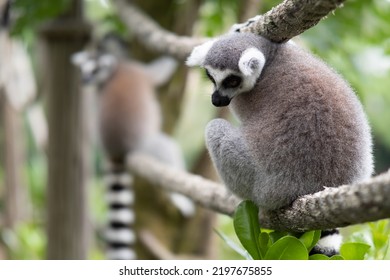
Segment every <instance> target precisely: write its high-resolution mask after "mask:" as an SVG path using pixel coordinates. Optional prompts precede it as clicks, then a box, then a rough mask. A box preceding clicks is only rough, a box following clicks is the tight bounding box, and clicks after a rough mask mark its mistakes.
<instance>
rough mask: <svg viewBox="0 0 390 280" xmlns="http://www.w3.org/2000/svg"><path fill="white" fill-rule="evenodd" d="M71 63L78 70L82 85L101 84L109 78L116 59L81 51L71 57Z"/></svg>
mask: <svg viewBox="0 0 390 280" xmlns="http://www.w3.org/2000/svg"><path fill="white" fill-rule="evenodd" d="M72 62H73V64H75V65H76V66H78V67H79V68H80V71H81V76H82V81H83V83H84V84H101V83H104V82H105V81H107V79H108V78H109V77H110V76H111V74H112V72H113V70H114V68H115V65H116V59H115V57H114V56H113V55H110V54H98V53H94V52H88V51H83V52H79V53H76V54H74V55H73V56H72Z"/></svg>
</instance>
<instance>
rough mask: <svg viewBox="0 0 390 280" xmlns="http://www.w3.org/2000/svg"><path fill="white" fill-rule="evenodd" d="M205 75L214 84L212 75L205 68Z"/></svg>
mask: <svg viewBox="0 0 390 280" xmlns="http://www.w3.org/2000/svg"><path fill="white" fill-rule="evenodd" d="M206 75H207V77H208V78H209V79H210V81H211V82H212V83H213V84H214V85H215V80H214V78H213V76H211V75H210V73H209V71H207V70H206Z"/></svg>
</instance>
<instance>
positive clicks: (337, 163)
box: [187, 33, 373, 255]
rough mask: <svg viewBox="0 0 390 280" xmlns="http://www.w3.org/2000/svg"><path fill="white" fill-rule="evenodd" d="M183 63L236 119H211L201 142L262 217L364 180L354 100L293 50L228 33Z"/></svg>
mask: <svg viewBox="0 0 390 280" xmlns="http://www.w3.org/2000/svg"><path fill="white" fill-rule="evenodd" d="M187 64H188V65H189V66H201V67H203V68H205V70H206V74H207V76H208V77H209V79H210V80H211V82H212V83H213V84H214V93H213V94H212V96H211V99H212V103H213V105H215V106H217V107H221V106H228V105H229V104H230V108H231V109H232V111H233V114H234V115H235V116H236V117H237V118H238V120H239V121H240V126H239V127H234V126H232V125H231V124H230V123H229V122H227V121H225V120H223V119H215V120H212V121H211V122H210V123H209V124H208V125H207V128H206V144H207V147H208V150H209V152H210V155H211V158H212V160H213V162H214V165H215V167H216V169H217V170H218V173H219V175H220V176H221V178H222V180H223V181H224V183H225V184H226V186H227V187H228V188H229V189H230V190H231V191H232V192H233V193H235V194H236V195H238V196H239V197H241V198H243V199H249V200H252V201H254V202H255V203H256V204H257V206H258V207H259V208H260V210H264V211H268V210H271V211H272V210H276V209H279V208H283V207H286V206H289V205H290V204H291V203H292V202H293V201H294V200H296V199H297V198H298V197H300V196H303V195H306V194H312V193H315V192H318V191H321V190H323V189H324V188H325V187H338V186H340V185H343V184H352V183H357V182H361V181H363V180H365V179H368V178H369V177H370V176H371V174H372V172H373V159H372V140H371V134H370V127H369V125H368V122H367V118H366V116H365V114H364V112H363V108H362V106H361V104H360V102H359V100H358V98H357V97H356V95H355V93H354V92H353V90H352V89H351V88H350V86H349V85H348V83H347V82H345V81H344V80H343V79H342V78H341V77H340V76H339V75H338V74H337V73H336V72H335V71H334V70H332V69H330V68H329V67H328V66H327V65H326V64H325V63H324V62H322V61H320V60H319V59H317V58H315V57H313V56H312V55H311V54H309V53H307V52H305V51H303V50H302V49H301V48H299V47H298V46H297V45H295V44H294V43H291V42H289V43H283V44H278V43H272V42H270V41H269V40H267V39H265V38H263V37H261V36H258V35H254V34H251V33H231V34H228V35H225V36H222V37H220V38H217V39H215V40H212V41H209V42H206V43H204V44H203V45H200V46H198V47H195V48H194V50H193V51H192V53H191V55H190V56H189V58H188V60H187ZM332 236H333V237H334V241H335V243H332V242H330V241H331V237H332ZM340 242H341V239H340V237H339V235H338V234H337V231H335V230H330V231H324V232H323V235H322V239H321V240H320V242H319V243H318V246H316V247H315V248H314V252H312V253H317V252H321V253H324V254H327V255H333V254H335V253H337V250H338V247H339V246H340Z"/></svg>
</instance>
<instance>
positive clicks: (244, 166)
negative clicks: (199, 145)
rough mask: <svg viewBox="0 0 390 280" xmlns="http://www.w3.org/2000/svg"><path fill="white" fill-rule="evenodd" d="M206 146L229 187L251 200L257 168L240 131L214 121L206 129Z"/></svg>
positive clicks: (220, 120)
mask: <svg viewBox="0 0 390 280" xmlns="http://www.w3.org/2000/svg"><path fill="white" fill-rule="evenodd" d="M206 145H207V148H208V150H209V152H210V155H211V158H212V160H213V163H214V164H215V167H216V168H217V170H218V173H219V175H220V176H221V178H222V180H223V181H224V183H225V184H226V186H227V187H228V188H229V189H230V190H231V191H232V192H233V193H235V194H237V195H239V196H241V197H242V198H250V197H251V196H252V188H253V186H254V184H255V181H256V174H255V166H254V164H253V160H252V159H251V158H250V156H249V153H248V149H247V146H246V144H245V143H244V141H243V136H242V135H241V132H240V131H239V129H238V128H235V127H233V126H232V125H231V124H230V123H229V122H227V121H226V120H223V119H215V120H212V121H210V122H209V123H208V125H207V127H206Z"/></svg>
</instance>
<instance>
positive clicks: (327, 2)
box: [113, 0, 345, 60]
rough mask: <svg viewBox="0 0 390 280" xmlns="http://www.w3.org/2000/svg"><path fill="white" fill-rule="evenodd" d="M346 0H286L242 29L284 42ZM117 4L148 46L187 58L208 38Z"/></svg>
mask: <svg viewBox="0 0 390 280" xmlns="http://www.w3.org/2000/svg"><path fill="white" fill-rule="evenodd" d="M343 2H345V0H285V1H283V2H282V3H281V4H279V5H278V6H276V7H274V8H273V9H272V10H270V11H269V12H267V13H266V14H264V15H263V16H261V17H259V19H258V20H257V21H256V22H254V23H253V24H251V25H250V26H247V27H242V28H240V32H252V33H254V34H258V35H262V36H264V37H266V38H268V39H270V40H271V41H274V42H284V41H287V40H289V39H291V38H293V37H294V36H297V35H299V34H301V33H303V32H304V31H306V30H307V29H309V28H311V27H313V26H314V25H316V24H317V23H318V22H319V21H320V20H321V19H322V18H324V17H325V16H326V15H328V14H329V13H330V12H332V11H334V10H335V9H336V8H337V7H339V6H340V5H341V4H342V3H343ZM113 3H114V6H115V8H116V11H117V13H118V15H119V17H120V18H121V19H122V21H123V22H124V24H125V25H126V26H127V27H128V28H129V30H131V31H132V33H133V35H134V36H135V37H136V38H137V39H138V40H139V41H140V42H141V43H142V44H144V45H145V47H147V48H148V49H150V50H152V51H155V52H159V53H164V54H168V55H171V56H174V57H176V58H177V59H180V60H185V59H186V58H187V57H188V55H189V54H190V52H191V51H192V49H193V47H195V46H197V45H200V44H201V43H203V42H205V41H206V40H207V39H201V38H192V37H187V36H178V35H176V34H174V33H172V32H169V31H167V30H165V29H163V28H161V27H160V26H159V25H158V24H157V23H156V22H154V21H153V20H152V19H151V18H150V17H148V16H147V15H145V14H144V13H143V12H142V11H141V10H139V9H138V8H137V7H135V6H134V5H132V4H130V3H128V2H126V1H125V0H115V1H114V2H113Z"/></svg>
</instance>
